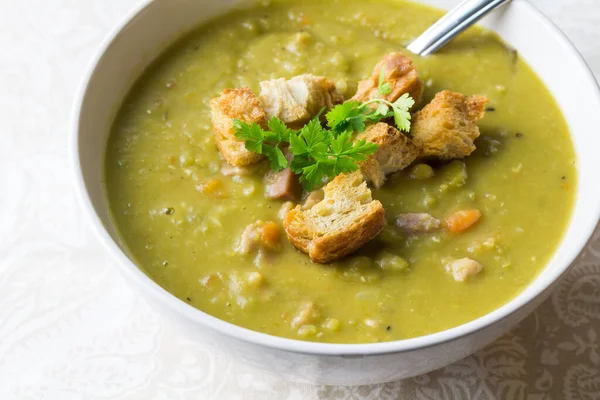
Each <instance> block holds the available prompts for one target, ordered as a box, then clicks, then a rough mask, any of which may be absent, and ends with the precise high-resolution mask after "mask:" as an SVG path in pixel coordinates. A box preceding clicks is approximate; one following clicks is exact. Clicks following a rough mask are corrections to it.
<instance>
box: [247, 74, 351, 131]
mask: <svg viewBox="0 0 600 400" xmlns="http://www.w3.org/2000/svg"><path fill="white" fill-rule="evenodd" d="M260 89H261V90H260V95H259V98H260V101H261V102H262V105H263V107H264V109H265V112H266V113H267V117H268V119H270V118H271V117H278V118H279V119H281V120H282V121H283V122H285V124H286V125H288V126H289V127H291V128H301V127H302V126H304V125H305V124H306V123H307V122H308V121H310V120H311V119H312V118H313V117H314V116H315V115H317V114H318V113H319V111H321V108H323V107H325V109H326V110H328V109H330V108H331V107H333V106H334V105H336V104H339V103H341V102H342V101H344V98H343V96H342V95H341V94H340V93H339V92H338V91H337V89H336V88H335V85H334V84H333V82H331V81H330V80H328V79H327V78H325V77H323V76H315V75H310V74H305V75H298V76H295V77H293V78H292V79H289V80H285V79H283V78H279V79H271V80H269V81H263V82H261V83H260Z"/></svg>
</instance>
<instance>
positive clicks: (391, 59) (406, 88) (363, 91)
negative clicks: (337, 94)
mask: <svg viewBox="0 0 600 400" xmlns="http://www.w3.org/2000/svg"><path fill="white" fill-rule="evenodd" d="M382 68H384V76H385V81H386V82H387V83H389V85H390V89H391V92H390V93H388V94H386V95H383V96H380V97H381V98H382V99H385V100H388V101H390V102H392V103H393V102H394V101H396V100H398V98H399V97H400V96H402V95H403V94H404V93H408V94H409V95H410V97H412V98H413V99H414V100H415V104H418V103H419V102H420V101H421V96H422V95H423V81H422V80H420V79H419V77H418V76H417V70H416V68H415V66H414V64H413V62H412V60H411V59H410V58H408V57H407V56H405V55H404V54H402V53H389V54H386V55H385V56H384V57H383V59H381V61H379V62H378V63H377V65H375V68H374V69H373V74H372V75H371V76H370V77H369V78H367V79H365V80H363V81H360V82H358V88H357V89H356V94H355V95H354V96H353V97H352V100H356V101H361V102H365V101H369V100H372V99H374V98H375V97H377V96H378V95H379V93H378V91H377V88H378V86H379V76H380V74H381V69H382Z"/></svg>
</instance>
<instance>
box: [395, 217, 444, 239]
mask: <svg viewBox="0 0 600 400" xmlns="http://www.w3.org/2000/svg"><path fill="white" fill-rule="evenodd" d="M396 226H398V228H400V229H402V230H403V231H404V232H406V233H408V234H417V233H427V232H432V231H436V230H438V229H439V228H440V226H441V222H440V220H439V219H437V218H434V217H433V216H431V215H430V214H427V213H404V214H399V215H398V216H397V217H396Z"/></svg>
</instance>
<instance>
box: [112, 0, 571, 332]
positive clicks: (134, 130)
mask: <svg viewBox="0 0 600 400" xmlns="http://www.w3.org/2000/svg"><path fill="white" fill-rule="evenodd" d="M440 15H441V13H440V12H439V11H437V10H433V9H430V8H426V7H424V6H421V5H417V4H413V3H408V2H403V1H391V0H377V1H371V0H366V1H365V0H360V1H355V0H331V1H313V0H309V1H285V2H270V3H268V4H264V5H261V6H259V7H258V8H253V9H249V10H241V11H236V12H234V13H231V14H228V15H226V16H224V17H222V18H220V19H218V20H215V21H213V22H211V23H210V24H208V25H205V26H202V27H201V28H199V29H198V30H197V31H195V32H192V33H191V34H189V35H187V36H186V37H184V38H183V39H181V40H180V41H178V42H177V43H176V44H175V45H174V46H173V47H172V48H171V49H170V50H169V51H167V52H166V53H165V54H164V55H163V56H162V57H160V58H159V59H158V60H157V61H156V62H155V63H154V64H153V65H152V66H151V67H150V68H149V69H148V70H147V71H146V72H145V73H144V74H143V76H142V77H141V78H140V79H139V81H138V82H137V83H136V85H135V87H134V88H133V90H132V91H131V93H130V94H129V96H128V97H127V98H126V100H125V102H124V104H123V106H122V109H121V111H120V112H119V114H118V117H117V118H116V120H115V122H114V126H113V130H112V133H111V136H110V140H109V144H108V150H107V156H106V185H107V193H108V199H109V202H110V205H111V209H112V213H113V218H114V221H115V224H116V226H117V229H118V231H119V233H120V235H121V238H122V241H123V242H124V244H125V245H126V246H127V248H128V249H129V250H130V253H131V255H132V257H133V258H134V259H135V260H136V262H137V263H138V264H139V265H140V266H141V268H142V269H143V270H144V271H145V272H146V273H147V274H148V275H149V276H150V277H151V278H152V279H153V280H155V281H156V282H157V283H158V284H160V285H161V286H162V287H164V288H165V289H166V290H168V291H169V292H171V293H173V294H174V295H176V296H177V297H179V298H180V299H181V300H182V301H186V302H189V303H190V304H191V305H193V306H194V307H197V308H199V309H201V310H203V311H205V312H207V313H209V314H212V315H214V316H216V317H218V318H221V319H223V320H225V321H229V322H231V323H234V324H237V325H241V326H244V327H247V328H250V329H254V330H257V331H261V332H265V333H270V334H273V335H278V336H284V337H290V338H298V339H305V340H314V341H322V342H338V343H365V342H377V341H388V340H396V339H403V338H410V337H414V336H419V335H425V334H429V333H433V332H437V331H441V330H444V329H447V328H451V327H454V326H457V325H460V324H462V323H465V322H468V321H470V320H473V319H475V318H477V317H480V316H482V315H484V314H486V313H488V312H490V311H492V310H494V309H495V308H497V307H499V306H501V305H502V304H504V303H506V302H507V301H509V300H510V299H511V298H513V297H514V296H515V295H516V294H518V293H519V292H520V291H521V290H523V288H525V287H526V286H527V285H528V284H529V283H530V282H531V281H532V280H533V279H534V278H535V277H536V275H537V274H538V273H539V272H540V270H541V269H542V268H543V267H544V265H545V264H546V262H547V261H548V260H549V259H550V257H551V256H552V254H553V251H554V250H555V248H556V247H557V245H558V243H559V241H560V239H561V236H562V234H563V230H564V229H565V227H566V224H567V222H568V219H569V216H570V213H571V209H572V203H573V198H574V193H575V185H576V171H575V155H574V151H573V147H572V144H571V141H570V138H569V132H568V130H567V126H566V124H565V121H564V120H563V117H562V115H561V113H560V111H559V109H558V108H557V105H556V104H555V102H554V100H553V98H552V97H551V95H550V94H549V92H548V91H547V90H546V88H545V87H544V86H543V84H542V83H541V82H540V80H539V79H538V78H537V77H536V75H535V74H534V73H533V72H532V70H531V69H530V68H529V67H528V66H527V65H526V64H525V63H524V62H523V61H522V60H521V59H520V58H519V57H518V54H517V53H516V52H515V51H513V50H511V49H510V48H507V46H505V45H504V44H503V43H502V41H501V40H500V39H499V38H498V37H497V36H496V35H495V34H493V33H491V32H488V31H485V30H482V29H479V28H475V29H471V30H470V31H468V32H467V33H466V34H463V35H462V36H461V37H460V38H458V39H457V40H456V41H454V42H453V43H452V44H451V45H449V46H448V47H446V48H445V49H444V50H443V51H441V52H439V53H438V54H436V55H434V56H430V57H427V58H420V57H416V56H413V55H411V54H410V53H409V52H405V53H406V54H407V55H409V56H410V57H411V58H413V60H414V63H415V65H416V67H417V70H418V72H419V76H420V77H421V79H423V81H424V82H425V83H426V87H425V93H424V100H423V101H422V102H421V104H425V103H426V102H428V101H429V100H430V99H431V98H432V97H433V95H434V94H435V93H436V92H438V91H440V90H443V89H448V90H453V91H457V92H462V93H465V94H468V95H471V94H476V93H480V94H483V95H485V96H487V97H488V98H489V100H490V102H489V103H488V112H487V113H486V116H485V117H484V119H483V120H482V121H480V123H479V126H480V129H481V136H480V137H479V139H478V140H477V141H476V142H475V144H476V146H477V150H476V151H475V152H474V153H473V154H472V155H471V156H469V157H467V158H465V159H464V160H455V161H452V162H450V163H446V164H442V163H436V164H431V166H432V167H433V169H434V175H433V176H431V177H427V174H425V175H424V176H418V175H419V171H420V170H421V171H422V168H418V169H417V170H414V169H411V168H409V169H407V170H405V171H401V172H399V173H396V174H394V175H392V176H391V177H390V178H389V180H388V183H387V184H386V185H384V186H383V187H382V188H381V189H379V190H373V197H374V198H375V199H378V200H380V201H381V202H382V204H383V206H384V208H385V213H386V219H387V220H388V227H386V228H385V229H384V231H383V232H382V233H381V234H380V235H379V236H378V237H377V238H376V239H375V240H373V241H372V242H370V243H369V244H367V245H366V246H365V247H363V248H362V249H361V250H359V251H358V252H357V253H355V254H353V255H351V256H350V257H347V258H345V259H344V260H341V261H338V262H335V263H333V264H329V265H319V264H313V263H311V261H310V260H309V258H308V257H307V256H306V255H305V254H302V253H300V252H298V251H296V250H295V249H294V248H293V247H292V245H290V244H289V243H288V242H287V240H284V242H285V243H284V244H283V249H282V250H281V252H279V253H277V254H274V255H272V256H270V257H254V256H252V255H249V256H241V255H239V254H237V253H236V252H235V247H236V245H237V243H238V241H239V238H240V235H241V233H242V231H243V230H244V228H245V227H246V226H247V225H248V224H251V223H253V222H254V221H256V220H258V219H261V220H264V221H276V222H277V223H279V224H280V218H278V216H277V214H278V211H279V209H280V207H281V204H282V203H281V202H278V201H273V200H266V199H265V197H264V194H263V184H262V177H263V174H256V176H241V177H240V176H237V177H234V176H224V175H222V174H221V172H220V169H221V166H222V164H223V161H222V160H221V158H220V155H219V153H218V151H217V149H216V147H215V143H214V138H213V132H212V127H211V122H210V108H209V101H210V99H211V98H213V97H215V96H217V95H218V94H219V92H220V91H222V90H223V89H224V88H233V87H241V86H249V87H250V88H251V89H252V90H254V91H255V93H257V92H258V84H259V82H260V81H261V80H266V79H272V78H278V77H285V78H290V77H293V76H295V75H298V74H302V73H312V74H315V75H324V76H326V77H328V78H329V79H331V80H332V81H334V82H335V84H336V85H337V87H338V89H339V90H340V91H341V92H342V93H343V94H344V95H345V97H346V98H348V97H350V96H352V94H354V92H355V90H356V84H357V81H358V80H360V79H362V78H364V77H366V76H368V75H370V73H371V70H372V69H373V66H374V65H375V64H376V62H377V61H378V60H379V59H380V58H381V57H382V56H383V55H384V54H386V53H388V52H392V51H398V50H400V51H402V49H403V48H404V46H405V45H407V44H408V43H409V42H410V41H411V40H412V39H414V38H415V37H416V36H417V35H418V34H419V33H421V32H422V31H423V30H424V29H425V28H427V27H428V26H429V25H430V24H431V23H432V22H434V21H435V20H436V19H437V18H439V17H440ZM390 16H393V18H392V17H390ZM266 168H267V167H266V166H265V170H263V173H264V171H266ZM415 171H416V172H415ZM415 175H417V176H415ZM418 178H420V179H418ZM214 180H218V185H220V186H219V189H218V190H216V191H213V192H212V193H209V192H207V191H204V192H203V191H202V190H199V188H201V187H202V186H203V184H205V183H206V182H209V181H214ZM460 209H478V210H480V211H481V213H482V217H481V219H480V220H479V221H478V222H477V224H476V225H474V226H473V227H472V228H471V229H469V230H468V231H466V232H464V233H462V234H460V235H456V234H451V233H448V232H444V231H440V232H436V233H431V234H423V235H416V236H406V235H403V234H402V233H400V232H399V231H398V230H396V229H395V228H394V221H395V216H396V215H397V214H399V213H403V212H427V213H430V214H432V215H433V216H436V217H438V218H442V217H443V216H447V215H448V214H450V213H452V212H454V211H456V210H460ZM382 252H383V253H382ZM382 254H383V256H382ZM390 255H396V256H400V257H402V258H403V259H404V260H405V261H406V264H405V265H403V267H406V268H381V265H383V264H382V263H377V262H376V261H377V260H381V257H385V256H390ZM463 257H470V258H473V259H475V260H477V261H478V262H479V263H481V265H482V266H483V271H482V272H481V273H480V274H479V275H477V276H476V277H475V278H474V279H471V280H469V281H467V282H456V281H455V280H454V279H453V278H452V276H451V275H450V274H448V273H447V272H446V271H445V269H444V264H445V263H446V262H447V261H448V260H453V259H459V258H463ZM302 317H306V321H305V323H303V324H300V325H301V326H299V324H297V323H295V322H294V321H296V322H297V321H298V318H302Z"/></svg>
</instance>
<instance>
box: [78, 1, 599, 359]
mask: <svg viewBox="0 0 600 400" xmlns="http://www.w3.org/2000/svg"><path fill="white" fill-rule="evenodd" d="M154 1H155V0H141V1H140V2H139V3H138V4H137V5H135V6H134V7H133V8H132V9H131V10H130V11H129V12H128V13H127V14H126V15H125V16H124V17H123V18H122V19H121V21H120V22H119V23H118V24H116V25H115V26H114V27H113V28H112V29H111V30H110V31H109V33H108V34H107V35H106V37H105V38H104V39H103V41H102V42H101V44H100V46H99V47H98V49H97V51H96V53H95V55H94V56H93V57H92V58H91V60H90V62H89V64H88V66H87V69H86V72H85V73H84V75H83V79H82V81H81V83H80V85H79V88H78V91H77V95H76V98H75V102H74V104H73V108H72V114H71V129H70V132H69V134H70V137H69V158H70V166H71V168H72V171H73V180H74V184H75V191H76V197H77V199H78V202H79V204H80V206H81V208H82V209H83V211H84V213H85V215H86V218H87V220H88V222H89V223H90V224H91V226H92V230H93V231H94V232H95V234H96V236H97V237H98V238H99V239H100V242H101V243H102V245H103V247H104V248H105V250H107V251H108V253H109V254H110V255H111V257H112V259H113V260H115V261H116V262H117V264H118V265H119V268H118V269H119V271H120V273H121V274H122V275H125V276H126V277H127V278H128V279H129V280H131V281H133V282H135V283H136V284H137V285H138V286H140V287H142V289H143V290H144V292H145V294H148V295H150V296H151V297H153V298H154V299H156V300H158V301H159V302H162V303H164V304H165V305H166V306H168V307H169V308H170V309H171V310H172V311H174V312H176V313H177V314H180V315H182V316H184V317H185V318H186V319H188V320H190V321H193V322H195V323H197V324H198V325H199V327H200V328H201V329H210V330H213V331H215V332H216V333H218V334H222V335H225V336H227V337H228V338H231V339H235V340H239V341H242V342H248V343H251V344H254V345H257V346H264V347H268V348H272V349H277V350H281V351H286V352H292V353H301V354H307V355H319V356H375V355H381V354H395V353H402V352H409V351H414V350H418V349H423V348H427V347H432V346H436V345H440V344H444V343H447V342H450V341H453V340H457V339H460V338H462V337H465V336H468V335H471V334H474V333H476V332H478V331H480V330H483V329H485V328H487V327H490V326H492V325H494V324H495V323H497V322H499V321H500V320H503V319H505V318H507V317H509V316H510V315H512V314H514V313H516V312H517V311H519V310H520V309H522V308H523V307H525V306H526V305H527V304H529V303H531V302H532V301H533V300H534V299H535V298H537V297H539V296H542V295H543V294H544V293H547V292H548V291H549V290H550V289H551V288H552V287H553V286H555V285H556V284H557V283H558V281H559V280H560V278H561V277H562V276H564V275H565V274H566V273H567V272H568V271H569V269H570V268H571V267H572V266H573V264H574V263H575V261H576V260H577V259H578V257H579V256H580V255H581V253H582V251H583V249H584V248H585V247H586V246H587V245H588V243H589V242H590V241H591V240H592V237H593V234H594V232H595V230H596V229H597V228H598V226H600V203H599V204H598V205H597V206H596V209H595V210H593V211H594V212H593V213H592V214H593V215H592V216H593V218H590V221H591V223H590V224H588V225H586V226H585V229H584V235H583V237H587V240H586V241H585V242H583V241H582V242H581V243H579V244H578V245H576V246H574V247H573V249H571V250H570V254H569V256H567V258H568V262H565V263H564V266H561V267H560V268H555V270H553V271H548V272H547V274H549V276H548V277H547V283H545V284H543V285H541V286H540V287H539V288H538V289H537V290H535V291H531V292H529V293H525V292H521V293H520V294H517V295H516V296H515V297H514V298H513V299H512V300H510V301H509V302H507V303H505V304H504V305H502V306H500V307H499V308H496V309H494V310H493V311H491V312H489V313H487V314H485V315H483V316H481V317H479V318H477V319H475V320H472V321H469V322H467V323H464V324H461V325H458V326H455V327H452V328H449V329H446V330H443V331H440V332H435V333H431V334H428V335H424V336H418V337H414V338H409V339H400V340H394V341H389V342H380V343H356V344H355V343H320V342H309V341H303V340H298V339H290V338H284V337H279V336H274V335H270V334H266V333H262V332H258V331H253V330H251V329H248V328H244V327H241V326H237V325H234V324H232V323H230V322H227V321H224V320H221V319H219V318H217V317H214V316H212V315H210V314H208V313H205V312H204V311H202V310H199V309H196V308H194V307H193V306H191V305H189V304H188V303H186V302H184V301H182V300H180V299H178V298H177V297H175V296H174V295H172V294H171V293H170V292H168V291H167V290H165V289H163V288H162V287H161V286H160V285H159V284H158V283H156V282H154V281H153V280H152V279H151V278H150V277H149V276H147V275H146V274H144V273H143V272H142V271H141V269H140V268H138V267H137V266H136V265H135V263H134V262H133V261H132V260H130V259H129V258H128V257H127V256H126V255H125V253H124V252H123V250H121V248H120V247H119V246H118V245H117V243H116V242H115V240H114V239H113V238H112V236H111V235H110V234H109V232H108V230H107V228H106V227H105V226H104V224H103V223H102V220H101V219H100V217H99V215H98V214H97V213H96V210H95V209H94V206H93V203H92V200H91V197H90V194H89V192H88V191H87V188H86V183H85V180H84V177H83V172H82V168H81V159H80V157H79V132H80V126H79V121H80V117H81V111H82V109H83V105H84V102H85V99H86V95H87V92H88V89H89V83H90V81H91V79H92V78H93V76H94V74H95V71H96V68H97V66H98V64H99V63H100V61H101V60H102V59H103V57H104V56H105V53H106V52H107V50H108V49H109V48H110V46H111V45H112V43H113V41H115V39H117V38H118V37H119V35H121V33H122V32H123V30H124V29H125V28H126V27H127V25H128V24H129V23H130V22H131V21H132V20H133V19H134V18H136V17H138V16H139V15H140V14H142V13H143V12H144V10H146V9H147V8H148V7H150V6H151V5H152V3H153V2H154ZM412 1H416V2H419V0H412ZM513 3H519V5H520V6H521V7H525V8H527V9H528V11H529V12H530V14H531V17H532V18H535V19H537V22H538V23H541V24H543V25H545V26H546V27H547V28H549V30H550V31H551V32H552V34H553V40H554V41H556V42H559V43H560V44H561V45H562V46H563V48H565V49H567V51H568V53H569V57H572V58H573V60H574V61H576V62H577V64H578V67H579V70H580V72H581V75H580V79H584V80H586V81H587V83H588V84H589V86H590V87H591V88H592V90H593V91H595V97H596V101H597V102H598V103H599V104H600V87H599V84H598V82H597V81H596V79H595V77H594V75H593V73H592V71H591V70H590V68H589V66H588V65H587V63H586V62H585V61H584V59H583V57H582V55H581V54H580V53H579V51H578V50H577V49H576V47H575V46H574V45H573V44H572V42H571V41H570V40H569V39H568V38H567V36H566V35H565V34H564V33H563V32H562V31H561V30H560V28H558V27H557V26H556V25H555V24H554V23H553V22H551V21H550V20H549V19H548V18H547V17H546V16H545V15H544V14H543V13H542V12H541V11H539V10H538V9H537V8H536V7H535V6H533V5H532V4H531V3H529V2H527V1H525V0H513ZM561 111H562V110H561ZM564 240H565V237H563V238H562V239H561V243H562V242H563V241H564ZM536 279H538V278H536ZM532 283H533V282H532ZM532 283H530V285H531V284H532Z"/></svg>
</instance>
